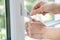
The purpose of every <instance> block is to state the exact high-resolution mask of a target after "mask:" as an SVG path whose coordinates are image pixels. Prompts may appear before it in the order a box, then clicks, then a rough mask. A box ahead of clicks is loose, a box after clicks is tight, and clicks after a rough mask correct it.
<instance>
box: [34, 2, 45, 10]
mask: <svg viewBox="0 0 60 40" xmlns="http://www.w3.org/2000/svg"><path fill="white" fill-rule="evenodd" d="M44 4H45V2H42V1H41V2H38V3H37V4H36V5H35V6H34V7H33V10H35V9H38V8H40V7H41V6H42V5H44Z"/></svg>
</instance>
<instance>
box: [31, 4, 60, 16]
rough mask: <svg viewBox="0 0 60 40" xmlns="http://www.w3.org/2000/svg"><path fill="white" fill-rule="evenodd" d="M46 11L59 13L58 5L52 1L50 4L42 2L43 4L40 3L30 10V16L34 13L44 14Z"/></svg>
mask: <svg viewBox="0 0 60 40" xmlns="http://www.w3.org/2000/svg"><path fill="white" fill-rule="evenodd" d="M36 6H37V5H36ZM36 6H35V7H36ZM35 7H34V8H35ZM46 13H52V14H57V13H60V5H59V4H55V3H52V4H48V3H44V5H41V6H40V7H38V8H37V9H34V10H32V11H31V13H30V15H31V16H33V15H35V14H43V15H45V14H46Z"/></svg>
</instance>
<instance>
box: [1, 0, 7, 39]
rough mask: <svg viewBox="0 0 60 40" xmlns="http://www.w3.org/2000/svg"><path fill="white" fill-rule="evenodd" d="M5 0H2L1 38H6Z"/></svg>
mask: <svg viewBox="0 0 60 40" xmlns="http://www.w3.org/2000/svg"><path fill="white" fill-rule="evenodd" d="M4 1H5V0H0V40H2V39H6V28H5V4H4V3H5V2H4Z"/></svg>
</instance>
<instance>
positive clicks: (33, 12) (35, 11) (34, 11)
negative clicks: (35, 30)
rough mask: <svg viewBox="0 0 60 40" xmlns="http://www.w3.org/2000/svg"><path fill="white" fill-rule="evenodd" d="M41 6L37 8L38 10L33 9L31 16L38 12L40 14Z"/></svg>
mask: <svg viewBox="0 0 60 40" xmlns="http://www.w3.org/2000/svg"><path fill="white" fill-rule="evenodd" d="M39 10H40V8H39V9H36V10H32V11H31V13H30V16H33V15H36V14H40V11H39Z"/></svg>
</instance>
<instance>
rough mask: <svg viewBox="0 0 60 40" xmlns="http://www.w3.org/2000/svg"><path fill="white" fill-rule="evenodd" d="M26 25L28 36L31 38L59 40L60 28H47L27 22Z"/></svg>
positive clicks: (35, 22)
mask: <svg viewBox="0 0 60 40" xmlns="http://www.w3.org/2000/svg"><path fill="white" fill-rule="evenodd" d="M27 25H28V26H27V33H28V36H30V37H32V38H37V39H40V38H41V39H52V40H60V28H47V27H46V26H45V25H44V24H43V23H41V22H37V21H33V22H28V23H27Z"/></svg>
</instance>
